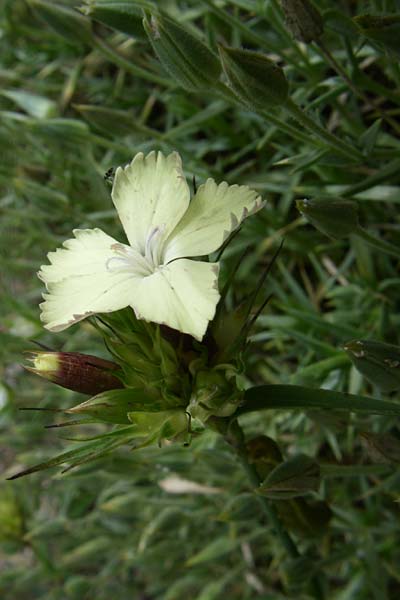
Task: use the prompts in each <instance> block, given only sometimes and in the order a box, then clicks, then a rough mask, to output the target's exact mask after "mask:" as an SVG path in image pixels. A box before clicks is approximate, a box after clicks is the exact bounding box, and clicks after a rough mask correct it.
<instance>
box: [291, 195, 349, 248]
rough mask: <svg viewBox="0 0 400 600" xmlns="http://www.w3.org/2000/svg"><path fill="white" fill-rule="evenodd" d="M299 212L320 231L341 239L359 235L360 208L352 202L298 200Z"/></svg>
mask: <svg viewBox="0 0 400 600" xmlns="http://www.w3.org/2000/svg"><path fill="white" fill-rule="evenodd" d="M296 207H297V209H298V210H299V212H300V213H301V214H302V215H303V216H304V217H305V218H306V219H307V221H309V222H310V223H311V224H312V225H314V227H316V229H318V231H320V232H321V233H324V234H325V235H327V236H329V237H331V238H334V239H340V238H344V237H347V236H348V235H350V234H352V233H357V232H358V229H359V223H358V206H357V203H356V202H352V201H351V200H307V199H304V200H296Z"/></svg>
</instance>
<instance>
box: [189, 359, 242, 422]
mask: <svg viewBox="0 0 400 600" xmlns="http://www.w3.org/2000/svg"><path fill="white" fill-rule="evenodd" d="M242 395H243V394H242V392H240V391H239V390H238V389H237V387H236V382H235V378H234V377H233V378H231V379H228V378H227V376H226V373H225V372H224V371H222V370H221V371H220V370H209V371H208V370H201V371H199V372H198V373H196V377H195V381H194V384H193V391H192V397H191V400H190V404H189V409H188V410H189V412H190V414H191V415H192V417H194V418H197V419H200V421H202V422H203V423H204V422H205V421H207V419H208V418H209V417H211V416H215V417H229V416H230V415H232V414H233V413H234V412H235V410H236V409H237V407H238V405H239V404H240V401H241V399H242Z"/></svg>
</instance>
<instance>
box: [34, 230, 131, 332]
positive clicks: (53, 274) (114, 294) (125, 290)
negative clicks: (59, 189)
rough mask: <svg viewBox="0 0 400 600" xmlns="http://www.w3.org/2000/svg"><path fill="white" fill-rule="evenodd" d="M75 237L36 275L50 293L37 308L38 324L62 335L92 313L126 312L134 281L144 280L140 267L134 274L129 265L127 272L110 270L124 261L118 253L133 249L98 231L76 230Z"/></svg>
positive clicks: (58, 250)
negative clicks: (121, 310)
mask: <svg viewBox="0 0 400 600" xmlns="http://www.w3.org/2000/svg"><path fill="white" fill-rule="evenodd" d="M74 234H75V239H70V240H67V241H66V242H64V248H58V249H57V250H56V252H50V253H49V254H48V258H49V261H50V263H51V264H50V265H43V266H42V268H41V270H40V272H39V274H38V275H39V277H40V279H41V280H42V281H44V283H45V284H46V287H47V290H48V292H49V293H48V294H44V295H43V298H44V299H45V302H43V303H42V304H41V305H40V307H41V309H42V314H41V320H42V321H43V322H44V323H45V327H46V328H47V329H50V331H62V330H63V329H66V328H67V327H69V326H70V325H73V324H74V323H77V322H78V321H81V320H82V319H84V318H86V317H88V316H90V315H92V314H94V313H101V312H112V311H114V310H119V309H121V308H125V307H126V306H128V305H129V304H130V300H131V298H132V295H133V290H134V287H135V283H136V281H137V280H138V278H140V277H143V273H142V271H143V269H142V268H141V265H140V264H139V267H138V271H137V272H136V273H135V271H134V269H133V267H132V261H130V263H129V268H123V267H122V268H112V266H113V265H112V264H111V261H124V260H125V259H124V258H121V249H122V250H124V249H126V251H127V252H131V251H132V249H131V248H129V247H128V246H124V245H123V244H120V243H119V242H117V241H116V240H115V239H114V238H112V237H110V236H109V235H107V234H105V233H104V232H103V231H101V229H77V230H75V231H74ZM116 264H117V265H118V266H120V265H121V262H117V263H116ZM122 264H125V263H122Z"/></svg>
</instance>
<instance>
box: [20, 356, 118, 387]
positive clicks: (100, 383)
mask: <svg viewBox="0 0 400 600" xmlns="http://www.w3.org/2000/svg"><path fill="white" fill-rule="evenodd" d="M30 354H31V357H30V359H29V360H31V362H32V364H33V366H32V367H25V368H26V369H27V370H28V371H31V372H32V373H35V374H36V375H40V377H44V379H48V380H49V381H52V382H53V383H56V384H57V385H60V386H61V387H64V388H67V389H68V390H72V391H74V392H80V393H81V394H88V395H90V396H92V395H93V394H99V393H101V392H104V391H105V390H113V389H116V388H122V387H123V385H122V383H121V381H120V380H119V379H118V377H116V375H115V373H118V372H119V371H120V367H119V366H118V365H117V364H115V363H113V362H111V361H109V360H105V359H103V358H98V357H97V356H91V355H89V354H81V353H80V352H30Z"/></svg>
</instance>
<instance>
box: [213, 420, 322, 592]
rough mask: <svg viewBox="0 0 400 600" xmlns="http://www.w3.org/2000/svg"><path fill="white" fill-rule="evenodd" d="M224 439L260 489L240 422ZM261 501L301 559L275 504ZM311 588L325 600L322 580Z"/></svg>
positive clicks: (280, 534)
mask: <svg viewBox="0 0 400 600" xmlns="http://www.w3.org/2000/svg"><path fill="white" fill-rule="evenodd" d="M224 437H225V441H226V442H227V443H228V444H229V445H230V446H232V447H233V448H234V449H235V452H236V454H237V456H238V458H239V460H240V462H241V464H242V466H243V469H244V471H245V472H246V474H247V477H248V479H249V482H250V483H251V485H252V486H254V487H255V489H258V487H259V486H260V483H261V479H260V477H259V475H258V472H257V469H256V468H255V466H254V465H253V464H252V463H250V462H249V459H248V454H247V449H246V445H245V441H244V439H245V438H244V433H243V430H242V428H241V427H240V425H239V423H238V421H234V422H233V423H231V425H230V426H229V427H228V431H227V432H226V434H225V436H224ZM260 500H261V502H262V506H263V510H264V513H265V515H266V517H267V519H268V521H269V522H270V523H271V524H272V528H273V530H274V531H275V533H276V534H277V536H278V538H279V540H280V542H281V544H282V546H283V547H284V548H285V550H286V552H287V553H288V555H289V556H290V557H291V558H292V559H296V558H299V557H301V553H300V551H299V549H298V548H297V546H296V543H295V542H294V540H293V539H292V537H291V536H290V534H289V533H288V532H287V531H286V529H285V527H284V525H283V523H282V522H281V520H280V518H279V515H278V512H277V510H276V508H275V506H274V505H273V503H272V502H270V501H269V500H268V498H265V496H261V495H260ZM310 587H311V591H312V593H313V596H314V598H316V599H318V600H323V598H324V593H323V589H322V586H321V583H320V580H319V578H318V577H317V576H314V577H313V579H312V580H311V582H310Z"/></svg>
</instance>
